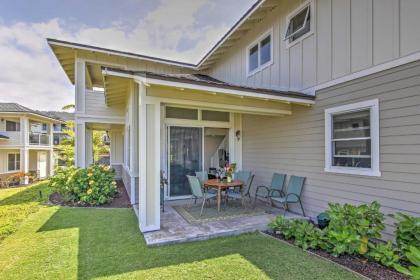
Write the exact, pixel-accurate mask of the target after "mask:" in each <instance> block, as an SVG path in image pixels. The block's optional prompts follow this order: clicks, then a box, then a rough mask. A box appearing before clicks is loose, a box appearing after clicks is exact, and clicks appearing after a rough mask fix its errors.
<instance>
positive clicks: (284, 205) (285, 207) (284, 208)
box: [283, 203, 287, 217]
mask: <svg viewBox="0 0 420 280" xmlns="http://www.w3.org/2000/svg"><path fill="white" fill-rule="evenodd" d="M286 212H287V203H283V217H284V216H286Z"/></svg>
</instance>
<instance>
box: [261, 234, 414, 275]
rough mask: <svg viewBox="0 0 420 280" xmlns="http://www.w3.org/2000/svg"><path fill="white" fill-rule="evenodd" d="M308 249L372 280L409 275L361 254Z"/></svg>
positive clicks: (279, 237) (288, 241)
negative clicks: (338, 254) (341, 254)
mask: <svg viewBox="0 0 420 280" xmlns="http://www.w3.org/2000/svg"><path fill="white" fill-rule="evenodd" d="M264 233H265V234H268V235H270V236H273V237H275V238H277V239H280V240H283V241H286V242H287V243H290V244H292V245H294V244H293V240H286V239H284V237H283V236H282V235H281V234H275V233H273V232H272V231H264ZM294 246H295V245H294ZM308 251H309V252H312V253H314V254H316V255H318V256H321V257H323V258H326V259H328V260H330V261H333V262H335V263H338V264H340V265H342V266H345V267H347V268H349V269H351V270H353V271H355V272H357V273H360V274H361V275H363V276H366V277H368V278H370V279H373V280H385V279H386V280H408V279H410V278H409V277H407V276H405V275H404V274H401V273H399V272H398V271H396V270H394V269H392V268H388V267H385V266H382V265H380V264H378V263H376V262H373V261H370V260H369V259H366V258H363V257H361V256H357V255H344V256H339V257H334V256H332V255H330V254H328V253H327V252H325V251H322V250H313V249H308Z"/></svg>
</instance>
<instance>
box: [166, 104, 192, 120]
mask: <svg viewBox="0 0 420 280" xmlns="http://www.w3.org/2000/svg"><path fill="white" fill-rule="evenodd" d="M166 118H171V119H184V120H197V119H198V110H197V109H188V108H178V107H166Z"/></svg>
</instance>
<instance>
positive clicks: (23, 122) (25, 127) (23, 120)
mask: <svg viewBox="0 0 420 280" xmlns="http://www.w3.org/2000/svg"><path fill="white" fill-rule="evenodd" d="M29 129H30V128H29V119H28V117H26V116H23V117H20V131H21V137H22V138H21V141H20V142H21V144H22V146H24V147H26V146H28V145H29Z"/></svg>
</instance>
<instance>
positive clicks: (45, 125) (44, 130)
mask: <svg viewBox="0 0 420 280" xmlns="http://www.w3.org/2000/svg"><path fill="white" fill-rule="evenodd" d="M47 128H48V125H47V124H46V123H43V124H42V132H47Z"/></svg>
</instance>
